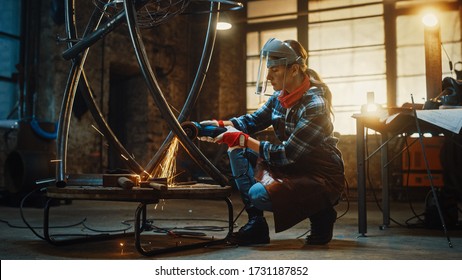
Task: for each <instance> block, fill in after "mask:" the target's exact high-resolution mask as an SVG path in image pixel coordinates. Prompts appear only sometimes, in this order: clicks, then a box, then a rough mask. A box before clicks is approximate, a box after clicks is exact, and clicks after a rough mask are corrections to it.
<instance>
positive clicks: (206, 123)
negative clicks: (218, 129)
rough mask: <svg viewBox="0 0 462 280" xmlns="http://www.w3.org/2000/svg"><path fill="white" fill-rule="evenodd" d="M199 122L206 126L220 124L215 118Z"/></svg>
mask: <svg viewBox="0 0 462 280" xmlns="http://www.w3.org/2000/svg"><path fill="white" fill-rule="evenodd" d="M199 124H200V125H203V126H206V125H212V126H220V125H219V124H218V121H217V120H205V121H201V122H200V123H199Z"/></svg>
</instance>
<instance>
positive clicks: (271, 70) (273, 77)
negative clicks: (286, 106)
mask: <svg viewBox="0 0 462 280" xmlns="http://www.w3.org/2000/svg"><path fill="white" fill-rule="evenodd" d="M300 59H301V58H300V56H298V55H297V53H296V52H295V51H294V49H293V48H292V47H291V46H290V45H289V44H288V43H286V42H283V41H280V40H278V39H275V38H271V39H269V40H268V41H267V42H266V43H265V45H264V46H263V48H262V50H261V52H260V63H259V66H258V74H257V81H256V83H257V84H256V91H255V93H256V94H258V95H271V94H272V93H268V92H267V91H269V90H268V82H269V80H270V81H271V85H272V86H273V88H274V90H275V91H279V90H282V91H283V90H284V88H285V87H284V84H285V77H286V72H287V67H288V66H289V65H291V64H294V63H299V60H300Z"/></svg>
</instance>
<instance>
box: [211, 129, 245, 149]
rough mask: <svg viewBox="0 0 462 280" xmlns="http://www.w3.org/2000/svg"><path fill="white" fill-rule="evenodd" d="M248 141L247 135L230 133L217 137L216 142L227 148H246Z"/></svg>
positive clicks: (237, 132)
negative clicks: (225, 145) (223, 144)
mask: <svg viewBox="0 0 462 280" xmlns="http://www.w3.org/2000/svg"><path fill="white" fill-rule="evenodd" d="M248 139H249V135H247V134H245V133H244V132H241V131H232V132H225V133H223V134H220V135H218V136H217V138H216V140H217V142H218V143H225V144H227V145H228V147H230V148H231V147H236V146H238V147H241V148H245V147H247V141H248Z"/></svg>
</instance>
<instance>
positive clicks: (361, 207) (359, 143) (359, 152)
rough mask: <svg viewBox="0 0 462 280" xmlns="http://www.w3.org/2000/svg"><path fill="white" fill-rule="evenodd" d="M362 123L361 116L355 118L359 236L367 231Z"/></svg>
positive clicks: (364, 234)
mask: <svg viewBox="0 0 462 280" xmlns="http://www.w3.org/2000/svg"><path fill="white" fill-rule="evenodd" d="M364 129H365V128H364V123H363V121H362V120H361V118H357V119H356V164H357V173H358V231H359V233H360V234H361V236H366V233H367V208H366V168H365V165H364V163H365V161H366V160H365V158H364V157H365V151H364V150H365V147H364V145H365V143H364Z"/></svg>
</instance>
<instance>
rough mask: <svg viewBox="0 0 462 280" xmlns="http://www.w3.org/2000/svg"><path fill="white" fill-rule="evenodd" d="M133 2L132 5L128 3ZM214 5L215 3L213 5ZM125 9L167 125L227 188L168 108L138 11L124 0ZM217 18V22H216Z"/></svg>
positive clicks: (219, 173) (139, 55)
mask: <svg viewBox="0 0 462 280" xmlns="http://www.w3.org/2000/svg"><path fill="white" fill-rule="evenodd" d="M128 2H131V3H128ZM211 5H214V3H211ZM124 8H125V11H126V12H127V25H128V29H129V33H130V38H131V41H132V44H133V47H134V49H135V54H136V58H137V60H138V63H139V65H140V68H141V72H142V73H143V76H144V78H145V80H146V83H147V86H148V88H149V90H150V91H151V93H152V95H153V97H154V101H155V102H156V104H157V106H158V108H159V110H160V112H161V114H162V116H163V117H164V118H165V120H166V121H167V124H168V125H169V126H170V128H171V129H172V130H173V132H174V133H175V134H176V136H177V137H178V140H179V141H180V142H181V144H182V145H183V147H184V148H185V150H186V151H187V152H188V153H189V155H190V156H191V158H192V159H193V160H194V161H196V163H197V164H198V165H199V166H200V167H201V168H203V169H204V171H206V172H207V173H208V174H209V175H210V176H211V177H212V178H213V179H214V180H216V181H217V182H218V183H219V184H220V185H222V186H225V185H227V183H228V179H227V178H226V177H225V176H224V175H223V174H222V173H221V172H220V171H219V170H218V169H217V168H216V167H215V166H214V165H213V164H212V163H211V162H210V161H209V160H208V159H207V158H206V157H205V156H204V155H203V154H202V153H201V151H200V150H199V149H198V148H197V147H196V146H195V145H194V143H193V142H192V141H191V140H190V139H189V138H188V137H187V136H186V134H185V133H184V131H183V129H182V128H181V125H180V123H179V122H178V120H177V118H176V117H175V115H174V114H173V112H172V110H171V109H170V107H169V106H168V103H167V100H166V99H165V96H164V95H163V94H162V90H161V89H160V87H159V84H158V83H157V80H156V78H155V74H154V72H153V70H152V68H151V66H150V64H149V59H148V56H147V54H146V49H145V47H144V44H143V41H142V38H141V35H140V31H139V28H138V26H137V25H136V10H135V7H134V3H132V1H130V0H124ZM216 19H217V18H216V17H215V22H216Z"/></svg>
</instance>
